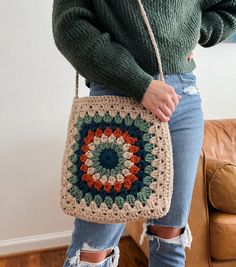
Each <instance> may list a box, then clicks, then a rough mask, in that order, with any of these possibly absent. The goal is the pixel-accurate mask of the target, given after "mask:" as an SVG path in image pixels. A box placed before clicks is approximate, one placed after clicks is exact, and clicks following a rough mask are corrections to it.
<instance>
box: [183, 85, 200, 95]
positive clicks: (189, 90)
mask: <svg viewBox="0 0 236 267" xmlns="http://www.w3.org/2000/svg"><path fill="white" fill-rule="evenodd" d="M183 93H184V94H189V95H198V94H199V91H198V88H197V86H196V85H190V86H188V87H185V88H184V89H183Z"/></svg>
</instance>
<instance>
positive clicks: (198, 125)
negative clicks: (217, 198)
mask: <svg viewBox="0 0 236 267" xmlns="http://www.w3.org/2000/svg"><path fill="white" fill-rule="evenodd" d="M164 77H165V82H166V83H167V84H169V85H171V86H172V87H173V88H174V89H175V91H176V93H177V94H179V95H181V96H182V98H181V99H180V101H179V104H178V105H177V107H176V109H175V111H174V112H173V113H172V115H171V117H170V120H169V122H168V124H169V129H170V134H171V140H172V147H173V160H174V184H173V195H172V200H171V206H170V210H169V211H168V213H167V214H166V215H165V216H163V217H161V218H158V219H148V220H147V222H146V223H144V224H143V232H142V234H141V236H140V244H141V243H142V242H143V238H144V237H146V238H148V243H149V267H157V266H158V267H184V265H185V260H186V254H185V247H188V248H189V249H190V247H191V242H192V239H193V237H192V235H191V231H190V228H189V225H188V216H189V212H190V205H191V198H192V193H193V188H194V182H195V177H196V172H197V166H198V160H199V156H200V151H201V146H202V142H203V132H204V119H203V112H202V107H201V97H200V93H199V91H198V87H197V85H196V76H195V75H194V74H193V73H192V72H186V73H179V74H166V75H164ZM154 78H155V79H158V80H159V74H156V75H155V76H154ZM90 95H96V96H98V95H121V94H119V93H118V92H116V91H114V90H112V89H111V88H108V87H106V86H104V85H102V84H98V83H95V82H92V83H91V90H90ZM148 225H158V226H165V227H176V228H179V229H182V232H181V234H180V235H178V236H175V237H173V238H169V239H165V238H161V237H158V236H157V235H154V234H152V233H151V232H150V231H149V228H148ZM124 227H125V224H97V223H92V222H87V221H83V220H81V219H79V218H75V220H74V229H73V233H72V240H71V244H70V246H69V247H68V250H67V253H66V256H67V258H66V260H65V263H64V266H63V267H91V266H94V267H95V266H96V267H116V266H118V260H119V247H118V244H119V240H120V238H121V235H122V232H123V230H124ZM108 249H112V253H111V254H110V255H108V256H107V257H106V258H105V259H104V260H102V261H100V262H98V263H90V262H86V261H82V260H80V253H81V251H82V250H83V251H86V250H87V251H90V252H92V251H99V252H100V251H102V250H108Z"/></svg>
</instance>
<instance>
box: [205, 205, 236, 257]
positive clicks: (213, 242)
mask: <svg viewBox="0 0 236 267" xmlns="http://www.w3.org/2000/svg"><path fill="white" fill-rule="evenodd" d="M210 251H211V256H212V257H213V258H215V259H218V260H233V259H234V260H235V259H236V215H234V214H227V213H223V212H220V211H216V210H215V211H212V212H211V214H210Z"/></svg>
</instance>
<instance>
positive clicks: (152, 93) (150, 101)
mask: <svg viewBox="0 0 236 267" xmlns="http://www.w3.org/2000/svg"><path fill="white" fill-rule="evenodd" d="M180 98H181V96H180V95H178V94H176V92H175V89H174V88H173V87H172V86H170V85H168V84H166V83H164V82H162V81H160V80H152V82H151V83H150V85H149V86H148V88H147V91H146V92H145V94H144V96H143V99H142V102H141V103H142V105H143V106H144V107H145V108H146V109H148V110H150V111H151V112H152V113H154V114H155V115H156V116H157V117H158V118H159V119H160V120H161V121H162V122H168V121H169V120H170V116H171V115H172V113H173V112H174V111H175V108H176V106H177V105H178V103H179V100H180Z"/></svg>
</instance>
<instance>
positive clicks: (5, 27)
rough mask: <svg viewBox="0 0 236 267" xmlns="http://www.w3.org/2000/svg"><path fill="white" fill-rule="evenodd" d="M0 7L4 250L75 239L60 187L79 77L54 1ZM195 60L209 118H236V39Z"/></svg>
mask: <svg viewBox="0 0 236 267" xmlns="http://www.w3.org/2000/svg"><path fill="white" fill-rule="evenodd" d="M1 10H2V13H1V16H0V32H1V37H0V90H1V96H0V125H1V131H0V140H1V142H0V159H1V160H0V164H1V167H0V182H1V186H0V214H1V219H0V254H2V253H9V252H13V251H17V250H24V249H33V248H39V247H45V246H54V245H63V244H66V243H67V242H69V238H70V233H71V229H72V226H73V218H72V217H70V216H67V215H65V214H64V213H63V212H62V210H61V209H60V207H59V190H60V168H61V160H62V154H63V152H64V144H65V138H66V130H67V123H68V118H69V112H70V107H71V102H72V98H73V96H74V75H75V71H74V69H73V68H72V67H71V65H70V64H69V63H68V62H67V61H66V60H65V59H64V57H63V56H62V55H61V54H60V52H59V51H58V50H57V48H56V46H55V45H54V41H53V38H52V30H51V11H52V1H32V0H31V1H30V0H25V1H16V0H15V1H7V0H2V1H1ZM194 57H195V59H196V61H197V63H198V68H197V69H196V73H197V74H198V77H199V78H198V79H199V81H198V84H199V90H200V92H201V94H202V98H203V107H204V113H205V118H230V117H231V118H233V117H234V118H235V117H236V110H235V99H236V81H235V74H236V68H235V66H236V44H222V45H217V46H215V47H213V48H211V49H204V48H201V47H197V49H196V50H195V51H194ZM80 85H81V87H82V88H81V89H82V90H81V94H82V95H84V94H87V93H88V91H87V89H86V87H85V85H84V80H83V79H81V80H80Z"/></svg>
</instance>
